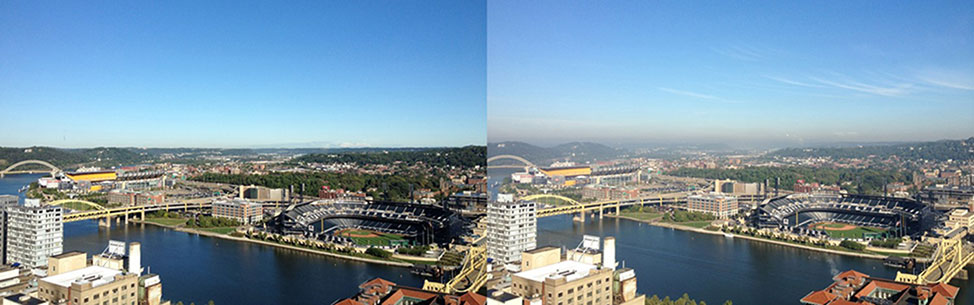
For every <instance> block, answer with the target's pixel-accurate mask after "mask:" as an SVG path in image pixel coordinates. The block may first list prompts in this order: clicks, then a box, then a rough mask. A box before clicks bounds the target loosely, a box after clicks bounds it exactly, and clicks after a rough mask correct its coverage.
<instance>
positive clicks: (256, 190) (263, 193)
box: [238, 185, 291, 202]
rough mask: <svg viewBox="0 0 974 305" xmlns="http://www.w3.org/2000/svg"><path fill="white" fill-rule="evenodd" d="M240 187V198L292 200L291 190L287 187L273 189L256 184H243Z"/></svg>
mask: <svg viewBox="0 0 974 305" xmlns="http://www.w3.org/2000/svg"><path fill="white" fill-rule="evenodd" d="M239 188H240V189H239V191H238V194H239V195H240V199H249V200H253V201H272V202H285V201H290V200H291V192H290V190H286V189H273V188H269V187H264V186H255V185H249V186H244V185H241V186H239Z"/></svg>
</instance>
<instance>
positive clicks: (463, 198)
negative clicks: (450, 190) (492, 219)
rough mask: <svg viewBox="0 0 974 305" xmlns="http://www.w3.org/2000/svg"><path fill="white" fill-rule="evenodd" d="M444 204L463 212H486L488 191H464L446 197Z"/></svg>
mask: <svg viewBox="0 0 974 305" xmlns="http://www.w3.org/2000/svg"><path fill="white" fill-rule="evenodd" d="M443 206H444V207H446V208H448V209H450V210H453V211H457V212H461V213H484V212H486V210H487V193H478V192H471V191H463V192H460V193H456V194H453V195H450V197H446V199H445V200H444V201H443Z"/></svg>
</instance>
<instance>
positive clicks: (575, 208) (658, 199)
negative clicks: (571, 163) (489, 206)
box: [521, 192, 689, 218]
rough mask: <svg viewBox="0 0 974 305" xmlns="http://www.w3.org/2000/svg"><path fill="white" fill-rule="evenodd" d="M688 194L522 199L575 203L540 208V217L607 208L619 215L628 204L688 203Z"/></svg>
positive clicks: (600, 213) (535, 197)
mask: <svg viewBox="0 0 974 305" xmlns="http://www.w3.org/2000/svg"><path fill="white" fill-rule="evenodd" d="M688 194H689V193H688V192H679V193H666V194H658V195H656V196H647V197H640V198H632V199H619V200H608V201H599V202H588V203H579V202H578V201H575V200H572V199H571V198H567V197H563V196H558V195H548V194H541V195H531V196H525V197H522V198H521V199H522V200H531V199H538V198H545V197H548V198H558V199H562V198H563V199H562V200H564V201H566V202H569V203H573V204H571V205H565V206H559V207H553V208H547V209H539V210H538V213H537V217H538V218H541V217H548V216H557V215H564V214H574V213H581V214H582V216H583V217H584V216H585V212H587V211H598V212H599V215H602V214H604V213H605V210H607V209H615V214H616V215H619V210H620V209H621V208H623V207H628V206H634V205H639V206H642V205H646V204H649V205H662V204H676V203H686V202H687V195H688ZM565 199H567V200H565Z"/></svg>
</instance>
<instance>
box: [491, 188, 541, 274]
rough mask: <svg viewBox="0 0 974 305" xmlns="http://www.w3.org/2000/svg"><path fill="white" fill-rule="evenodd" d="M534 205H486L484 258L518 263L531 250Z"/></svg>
mask: <svg viewBox="0 0 974 305" xmlns="http://www.w3.org/2000/svg"><path fill="white" fill-rule="evenodd" d="M536 215H537V205H536V204H535V203H534V202H532V201H517V202H491V203H488V204H487V256H488V257H491V258H493V259H496V260H499V261H502V262H507V263H509V262H515V261H519V260H520V259H521V252H523V251H527V250H530V249H534V248H535V247H536V238H537V229H538V228H537V216H536Z"/></svg>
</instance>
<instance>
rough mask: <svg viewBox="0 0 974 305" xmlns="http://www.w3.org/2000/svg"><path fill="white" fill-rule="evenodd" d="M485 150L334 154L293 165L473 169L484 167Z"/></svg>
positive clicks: (310, 157) (303, 158) (311, 156)
mask: <svg viewBox="0 0 974 305" xmlns="http://www.w3.org/2000/svg"><path fill="white" fill-rule="evenodd" d="M486 154H487V149H486V147H484V146H466V147H457V148H426V149H416V150H396V151H361V150H358V151H345V152H335V153H321V154H307V155H304V156H301V157H298V158H296V159H295V160H294V161H295V162H316V163H355V164H360V165H364V164H392V163H393V162H396V161H400V162H403V163H406V164H410V165H411V164H414V163H417V162H423V163H425V164H429V165H434V166H457V167H466V168H470V167H474V166H478V165H479V166H485V165H486V164H487V156H486Z"/></svg>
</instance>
